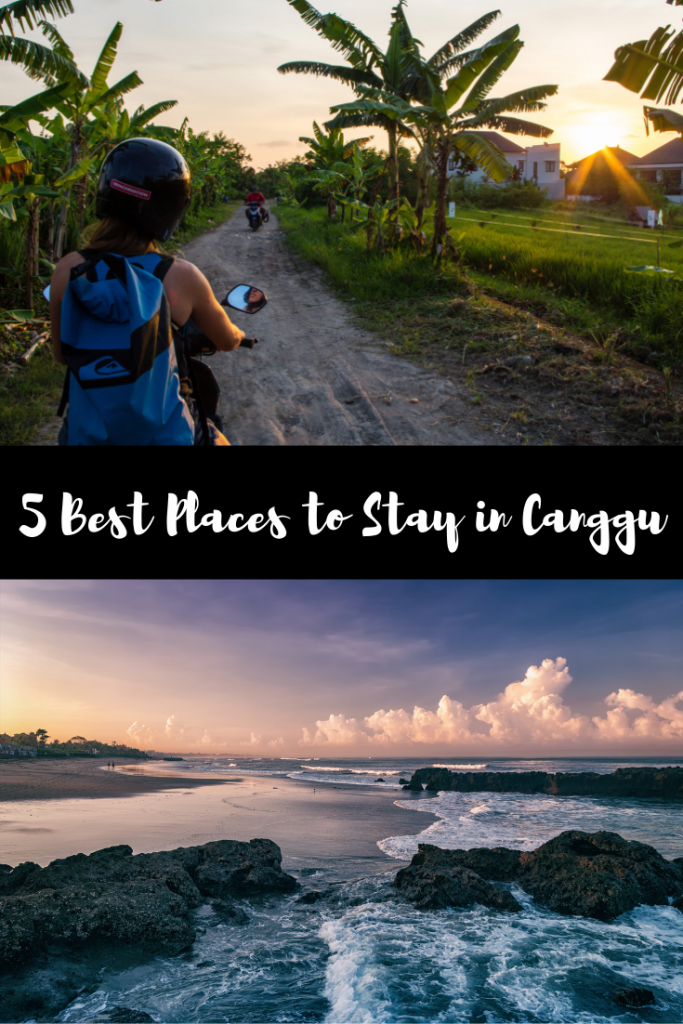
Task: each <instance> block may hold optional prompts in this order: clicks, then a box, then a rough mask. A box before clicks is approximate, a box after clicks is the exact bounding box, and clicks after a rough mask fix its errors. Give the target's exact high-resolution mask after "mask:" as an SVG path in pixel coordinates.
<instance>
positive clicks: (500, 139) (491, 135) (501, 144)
mask: <svg viewBox="0 0 683 1024" xmlns="http://www.w3.org/2000/svg"><path fill="white" fill-rule="evenodd" d="M477 135H481V136H482V138H484V139H486V140H487V141H488V142H492V143H493V145H494V146H498V149H500V150H502V151H503V153H524V152H525V150H524V149H523V148H522V147H521V146H518V145H517V143H516V142H511V140H510V139H506V138H505V136H504V135H501V134H500V133H499V132H477Z"/></svg>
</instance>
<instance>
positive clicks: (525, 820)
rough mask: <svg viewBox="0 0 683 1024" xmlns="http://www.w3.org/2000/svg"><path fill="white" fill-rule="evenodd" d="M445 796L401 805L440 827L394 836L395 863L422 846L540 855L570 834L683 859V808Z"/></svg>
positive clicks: (386, 844)
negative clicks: (599, 835)
mask: <svg viewBox="0 0 683 1024" xmlns="http://www.w3.org/2000/svg"><path fill="white" fill-rule="evenodd" d="M483 796H484V794H482V793H453V792H445V793H439V794H438V796H436V797H432V798H430V799H422V800H397V801H396V805H397V806H398V807H405V808H406V809H408V810H411V811H424V812H426V813H431V814H436V815H437V816H438V819H439V820H438V821H436V822H434V823H433V824H431V825H429V826H428V827H427V828H426V829H424V831H422V832H420V833H419V835H412V836H409V835H406V836H391V837H390V838H388V839H382V840H380V842H379V843H378V844H377V845H378V846H379V848H380V850H382V851H383V852H384V853H386V854H387V855H388V856H389V857H394V858H396V859H397V860H410V858H411V857H412V856H413V855H414V854H416V853H417V848H418V845H419V843H431V844H432V845H433V846H440V847H442V848H443V849H461V850H469V849H472V848H473V847H476V846H489V847H490V846H506V847H508V848H509V849H513V850H535V849H536V847H537V846H540V845H541V843H545V842H547V840H548V839H551V838H552V837H553V836H556V835H559V833H560V832H563V831H565V830H566V829H580V830H581V831H584V832H598V831H601V830H604V831H608V832H610V831H611V832H618V833H619V834H620V835H622V836H623V837H624V838H625V839H635V840H637V841H639V842H641V843H648V844H649V845H651V846H654V847H655V848H656V849H657V850H659V851H660V853H662V854H663V855H664V856H668V857H676V856H680V849H681V846H682V845H683V805H681V804H680V803H676V804H675V803H669V802H664V801H663V802H662V803H661V804H657V803H654V802H652V803H647V804H646V803H645V802H644V801H640V802H639V801H637V800H625V799H618V800H605V799H601V798H600V799H599V798H597V797H553V796H550V795H545V794H538V795H532V794H528V793H486V794H485V799H482V797H483Z"/></svg>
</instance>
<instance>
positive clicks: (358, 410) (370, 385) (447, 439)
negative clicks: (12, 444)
mask: <svg viewBox="0 0 683 1024" xmlns="http://www.w3.org/2000/svg"><path fill="white" fill-rule="evenodd" d="M182 255H183V256H184V257H186V258H187V259H188V260H190V261H191V262H192V263H195V264H196V265H197V266H198V267H199V268H200V269H201V270H202V271H203V273H204V274H205V275H206V277H207V278H208V280H209V282H210V283H211V286H212V288H213V290H214V293H215V294H216V296H217V298H218V299H219V300H220V299H222V298H223V297H224V296H225V294H226V293H227V292H228V291H229V290H230V288H232V287H234V285H236V284H254V285H257V286H258V287H260V288H263V289H264V291H265V292H266V294H267V296H268V300H269V301H268V305H267V306H266V307H265V309H263V310H261V312H260V313H258V314H257V315H255V316H247V315H245V314H241V313H239V312H236V311H234V310H229V312H230V314H231V319H233V321H234V323H236V324H237V325H238V326H239V327H241V328H242V329H243V330H245V331H246V333H247V335H248V336H252V335H255V336H256V337H259V338H260V339H261V340H260V341H259V344H258V345H257V346H256V347H255V348H254V349H252V350H250V349H237V350H236V351H235V352H218V353H216V354H215V355H213V356H210V357H205V360H206V362H207V363H208V364H209V365H210V366H211V369H212V370H213V371H214V373H215V374H216V377H217V378H218V382H219V384H220V388H221V392H222V395H221V403H220V407H219V412H220V413H221V415H222V417H223V424H224V431H225V434H226V436H227V438H228V439H229V441H230V443H231V444H232V445H257V446H258V445H262V446H268V445H392V446H393V445H490V444H492V443H494V444H498V445H501V444H502V445H507V444H508V443H512V442H508V441H507V440H505V439H501V438H498V437H496V436H495V435H493V436H492V434H491V432H490V431H489V432H485V431H484V430H483V429H482V428H481V427H480V426H478V425H477V424H476V423H474V422H473V421H472V416H471V404H470V396H469V394H468V393H467V392H466V390H465V389H464V388H462V387H461V386H458V385H455V384H453V382H452V381H450V380H448V379H447V378H445V377H442V376H440V375H439V374H438V373H435V372H434V371H431V372H430V371H428V370H424V369H421V368H420V367H417V366H415V365H413V364H412V363H410V362H408V361H407V360H404V359H400V358H398V357H396V356H393V355H391V354H389V353H388V352H387V351H386V346H387V343H386V342H383V341H382V339H381V338H380V337H379V336H378V335H377V334H374V333H371V332H369V331H365V330H363V329H362V326H361V325H359V323H358V318H357V317H355V316H354V315H353V312H352V310H350V309H349V307H348V306H347V305H345V304H344V303H343V302H341V301H340V300H339V299H337V298H336V297H335V296H334V295H333V293H332V291H331V289H330V287H329V286H328V285H327V283H326V282H325V280H324V275H323V273H322V272H321V271H320V270H319V269H318V268H317V267H314V266H312V265H311V264H309V263H307V262H306V261H305V260H303V259H302V258H301V257H299V256H298V255H297V254H296V253H294V252H292V251H291V250H290V249H289V248H288V247H287V245H286V242H285V237H284V234H283V233H282V232H281V231H280V229H279V225H278V222H277V218H276V216H275V215H274V214H272V213H271V215H270V221H269V223H268V224H265V225H264V226H263V227H262V228H260V229H259V230H258V231H256V232H252V231H251V229H250V228H249V226H248V224H247V223H246V218H245V216H244V213H243V211H242V210H241V209H240V210H237V211H236V213H235V214H234V216H233V217H232V218H230V219H229V220H227V221H226V222H225V223H224V224H222V225H221V226H220V227H218V228H216V229H215V230H213V231H210V232H207V233H205V234H203V235H201V236H200V237H199V238H197V239H195V240H194V241H193V242H190V243H189V244H188V245H187V246H186V247H185V249H184V250H183V252H182ZM60 423H61V420H58V419H57V418H56V417H55V419H54V420H53V421H52V422H51V423H49V424H47V425H46V426H45V427H43V428H41V430H40V431H39V432H38V435H37V436H36V439H35V440H34V442H33V443H34V444H35V445H42V446H45V445H48V446H52V445H56V443H57V432H58V429H59V425H60Z"/></svg>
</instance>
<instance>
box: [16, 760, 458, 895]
mask: <svg viewBox="0 0 683 1024" xmlns="http://www.w3.org/2000/svg"><path fill="white" fill-rule="evenodd" d="M4 767H5V766H3V768H4ZM6 767H7V768H8V769H9V770H5V771H3V770H2V769H0V799H2V800H4V804H3V806H2V810H3V827H4V832H5V850H6V852H5V853H4V854H3V858H2V859H3V860H4V861H6V862H8V863H12V864H16V863H19V862H21V861H22V860H31V861H35V862H38V863H41V864H43V865H45V864H47V863H48V862H49V861H52V860H54V859H55V858H62V857H66V856H71V855H73V854H76V853H92V852H94V851H95V850H97V849H103V848H106V847H108V846H114V845H118V844H127V845H130V846H131V847H132V848H133V851H134V852H135V853H143V852H144V853H150V852H155V851H160V850H170V849H174V848H177V847H180V846H195V845H197V844H200V843H206V842H212V841H215V840H219V839H235V840H239V841H242V842H248V841H249V840H251V839H254V838H258V837H260V838H267V839H271V840H272V841H273V842H274V843H277V845H278V846H279V847H280V848H281V850H282V853H283V858H284V862H285V864H286V865H287V866H288V868H287V869H288V870H298V869H299V868H307V869H308V868H321V869H323V868H324V870H325V871H326V872H329V874H330V877H332V876H334V877H339V878H341V877H346V878H348V877H350V876H351V875H354V876H361V875H362V874H365V873H372V874H374V873H377V872H381V871H386V870H389V869H391V868H392V867H400V866H401V865H402V864H403V863H404V861H403V860H398V859H396V858H394V857H392V856H391V855H388V854H386V853H384V852H383V851H382V850H381V849H380V848H379V847H378V845H377V844H378V843H379V842H380V841H382V840H384V839H388V838H390V837H392V836H415V835H419V834H420V833H421V832H423V831H424V830H425V829H426V828H428V827H429V826H430V825H431V824H433V823H434V822H436V821H438V820H439V818H438V815H436V814H433V813H431V812H429V811H426V810H422V808H424V807H425V805H426V804H427V803H428V802H429V801H430V799H431V796H430V795H428V794H414V795H413V794H405V793H401V792H400V791H396V790H393V789H392V790H391V791H389V792H387V791H386V790H385V789H383V787H381V786H373V785H372V784H368V785H357V784H356V785H344V784H343V783H341V782H336V780H335V782H334V783H323V784H321V783H318V782H312V781H306V780H303V779H301V780H300V779H290V778H287V777H286V776H278V777H274V776H266V775H239V774H235V775H234V776H229V777H225V778H221V779H216V778H215V777H214V778H197V777H192V778H188V777H187V775H183V776H182V777H181V778H178V777H177V775H175V774H173V773H174V771H175V772H177V769H174V768H173V767H171V766H170V765H169V767H168V769H165V768H162V767H161V766H152V765H151V764H147V763H141V762H136V763H134V764H126V765H124V766H119V769H120V770H114V771H112V770H110V771H107V770H106V768H105V767H104V765H101V764H99V763H96V762H92V761H87V762H86V763H85V764H83V763H81V764H77V763H74V764H70V763H67V764H64V763H63V762H62V763H59V764H57V763H53V764H49V763H48V764H43V763H41V764H37V765H33V764H26V763H22V764H15V763H11V764H10V765H8V766H6ZM147 769H149V770H147ZM152 772H156V773H157V774H152ZM130 797H137V798H138V801H141V802H140V803H137V804H136V802H135V801H132V802H131V801H130V800H129V799H128V798H130ZM406 797H408V799H409V800H414V801H415V802H416V809H415V810H412V809H410V808H405V807H399V806H397V803H396V801H397V800H400V801H401V802H402V803H403V802H404V801H405V798H406ZM122 798H123V799H122ZM418 802H419V804H420V810H418V809H417V803H418Z"/></svg>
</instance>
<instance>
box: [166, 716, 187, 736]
mask: <svg viewBox="0 0 683 1024" xmlns="http://www.w3.org/2000/svg"><path fill="white" fill-rule="evenodd" d="M164 732H165V733H166V735H167V736H168V738H169V739H170V740H179V739H182V736H183V734H184V733H185V726H184V725H181V724H180V722H176V720H175V715H169V716H168V718H167V719H166V727H165V729H164Z"/></svg>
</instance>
